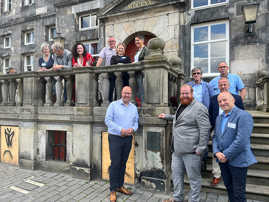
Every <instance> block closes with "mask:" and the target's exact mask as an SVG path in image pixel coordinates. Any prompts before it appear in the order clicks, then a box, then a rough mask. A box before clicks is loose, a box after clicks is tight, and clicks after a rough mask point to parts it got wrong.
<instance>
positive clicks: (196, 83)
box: [187, 67, 210, 108]
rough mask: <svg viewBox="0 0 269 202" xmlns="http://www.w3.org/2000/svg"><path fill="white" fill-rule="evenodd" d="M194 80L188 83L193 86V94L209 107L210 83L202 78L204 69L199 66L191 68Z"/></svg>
mask: <svg viewBox="0 0 269 202" xmlns="http://www.w3.org/2000/svg"><path fill="white" fill-rule="evenodd" d="M191 72H192V78H193V81H190V82H188V83H187V84H188V85H190V86H191V87H192V88H193V96H194V98H195V100H197V101H198V102H200V103H202V104H203V105H205V106H206V108H208V107H209V100H210V96H209V88H208V83H207V82H205V81H203V80H202V70H201V69H200V68H198V67H196V68H193V69H192V70H191Z"/></svg>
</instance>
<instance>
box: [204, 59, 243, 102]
mask: <svg viewBox="0 0 269 202" xmlns="http://www.w3.org/2000/svg"><path fill="white" fill-rule="evenodd" d="M228 70H229V67H228V65H227V63H226V62H220V63H219V64H218V71H219V73H220V75H219V76H217V77H216V78H214V79H212V80H211V81H210V82H209V90H210V96H211V97H212V96H214V95H217V94H219V93H220V90H219V88H218V81H219V79H220V77H226V78H228V80H229V83H230V88H229V92H230V93H232V94H236V95H240V96H241V98H242V100H244V98H245V96H246V88H245V85H244V83H243V81H242V80H241V78H240V77H239V76H238V75H236V74H231V73H229V72H228Z"/></svg>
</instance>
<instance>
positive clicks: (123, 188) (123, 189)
mask: <svg viewBox="0 0 269 202" xmlns="http://www.w3.org/2000/svg"><path fill="white" fill-rule="evenodd" d="M117 192H121V193H123V194H125V195H132V194H133V192H131V191H129V190H128V189H126V188H125V187H123V186H122V187H121V188H118V189H117Z"/></svg>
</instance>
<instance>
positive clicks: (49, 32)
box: [48, 25, 56, 41]
mask: <svg viewBox="0 0 269 202" xmlns="http://www.w3.org/2000/svg"><path fill="white" fill-rule="evenodd" d="M52 28H55V32H56V26H55V25H53V26H48V41H54V39H55V37H56V36H55V37H54V38H51V34H52V32H51V29H52Z"/></svg>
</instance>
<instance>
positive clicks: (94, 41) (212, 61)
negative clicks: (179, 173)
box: [0, 0, 269, 107]
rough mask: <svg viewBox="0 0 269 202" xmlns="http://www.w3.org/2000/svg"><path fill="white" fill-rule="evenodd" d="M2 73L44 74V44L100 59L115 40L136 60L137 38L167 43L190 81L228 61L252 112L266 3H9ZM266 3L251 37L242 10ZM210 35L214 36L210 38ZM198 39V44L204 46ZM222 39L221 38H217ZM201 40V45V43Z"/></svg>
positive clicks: (1, 29)
mask: <svg viewBox="0 0 269 202" xmlns="http://www.w3.org/2000/svg"><path fill="white" fill-rule="evenodd" d="M0 2H1V4H0V5H1V9H0V12H1V16H0V19H1V22H0V37H1V40H0V58H1V70H2V72H4V73H5V72H6V69H8V68H10V67H13V68H15V69H16V70H17V71H18V72H22V71H28V70H37V69H38V58H39V57H40V56H41V52H40V45H41V43H42V42H44V41H47V42H49V43H52V42H53V38H54V37H56V36H57V33H58V36H61V37H64V39H65V46H66V48H68V49H71V48H72V46H73V44H74V43H75V42H78V41H80V42H83V43H85V44H86V45H87V47H88V49H89V51H90V52H91V53H92V54H93V55H95V56H97V55H98V52H99V51H100V50H101V48H102V47H104V46H105V45H106V41H107V38H108V36H110V35H113V36H115V38H116V40H117V41H118V42H124V43H125V44H126V45H127V53H128V54H129V55H130V56H133V55H134V52H135V46H134V36H135V35H136V34H143V35H145V37H146V41H147V40H149V39H150V38H152V37H160V38H162V39H163V40H164V41H165V43H166V46H165V49H164V53H165V55H166V56H167V57H172V56H175V55H176V56H179V57H180V58H181V60H182V64H183V67H184V73H185V75H186V80H188V79H189V76H190V70H191V68H193V67H194V66H200V67H202V69H203V71H204V77H206V78H207V79H208V80H210V79H211V78H213V77H214V76H216V75H217V71H216V64H217V62H219V61H221V60H226V61H227V63H228V64H229V65H230V71H231V72H232V73H236V74H239V75H240V76H241V77H242V78H243V80H244V82H245V84H246V86H247V89H248V91H247V92H248V93H247V98H246V100H245V103H246V105H248V106H249V107H254V106H255V96H256V93H255V82H256V80H257V76H256V74H257V72H258V71H261V70H263V69H268V56H267V55H268V54H267V53H268V34H267V29H268V28H267V27H268V26H267V24H268V7H269V3H268V1H266V0H253V1H246V0H240V1H235V0H214V1H209V0H204V1H197V0H190V1H185V0H169V1H167V0H166V1H164V0H133V1H131V0H128V1H123V0H91V1H85V0H69V1H65V0H55V1H53V0H48V1H40V0H1V1H0ZM247 3H258V14H257V22H256V23H255V25H254V30H253V32H252V33H246V25H245V22H244V18H243V12H242V7H243V6H244V5H246V4H247ZM206 35H207V36H206ZM197 37H198V38H197ZM214 37H215V38H214ZM199 40H200V41H199Z"/></svg>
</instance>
